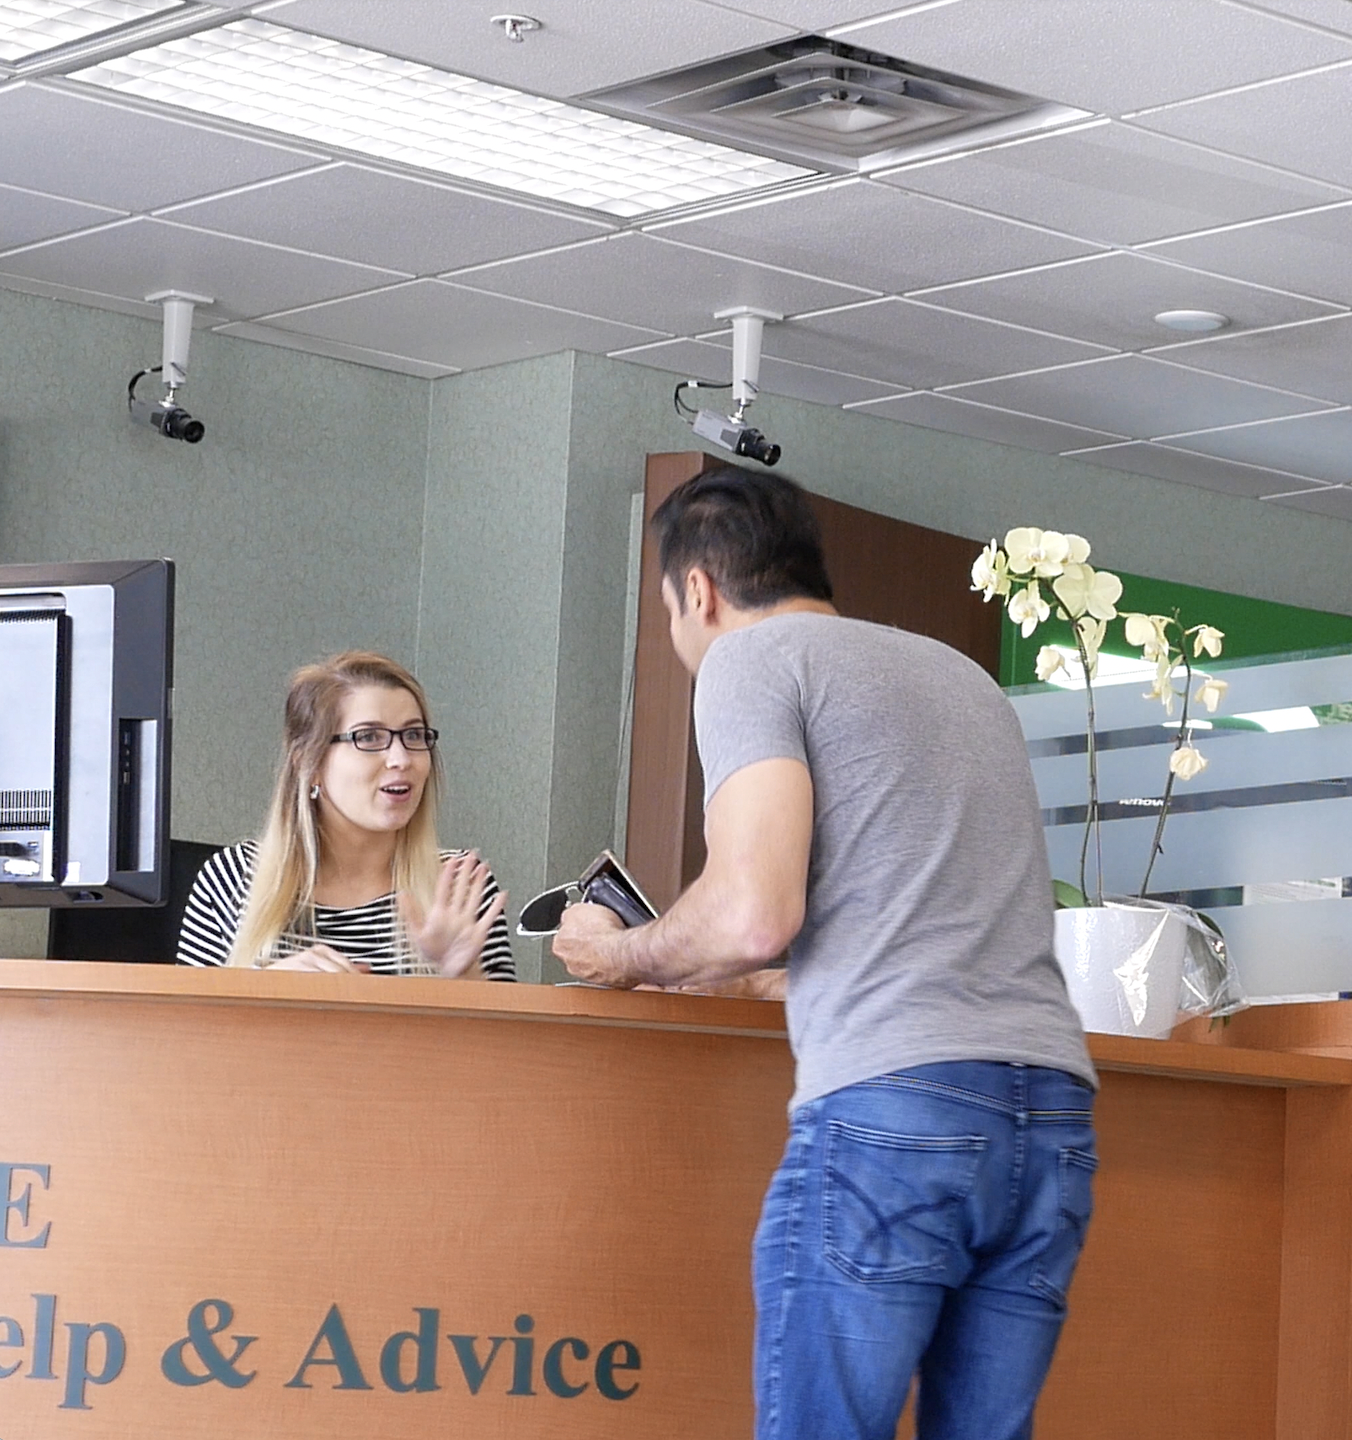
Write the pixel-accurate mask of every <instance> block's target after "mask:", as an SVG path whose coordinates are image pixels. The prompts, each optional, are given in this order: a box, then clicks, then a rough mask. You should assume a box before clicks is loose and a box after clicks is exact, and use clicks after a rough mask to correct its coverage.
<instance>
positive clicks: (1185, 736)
mask: <svg viewBox="0 0 1352 1440" xmlns="http://www.w3.org/2000/svg"><path fill="white" fill-rule="evenodd" d="M1179 658H1180V659H1181V660H1182V662H1183V676H1184V679H1183V713H1182V714H1181V715H1180V716H1179V719H1178V738H1177V739H1176V740H1175V741H1174V749H1175V750H1178V749H1179V748H1180V747H1181V746H1183V745H1185V744H1187V742H1188V740H1189V739H1190V738H1191V734H1192V732H1191V731H1190V730H1189V728H1188V701H1189V697H1190V696H1191V694H1192V661H1191V660H1189V659H1188V639H1187V636H1186V635H1185V636H1183V639H1182V651H1181V653H1180V655H1179ZM1176 779H1178V776H1177V775H1175V773H1174V772H1173V771H1172V770H1170V771H1169V778H1168V780H1166V781H1165V783H1164V794H1163V796H1162V797H1161V799H1160V818H1159V820H1158V821H1157V822H1156V824H1155V836H1154V839H1152V840H1151V842H1150V858H1149V859H1148V860H1147V861H1146V867H1145V877H1144V879H1142V881H1141V888H1140V890H1139V891H1138V892H1137V899H1138V900H1144V899H1145V892H1146V890H1147V889H1149V887H1150V874H1151V871H1152V870H1154V868H1155V861H1156V860H1157V859H1158V858H1159V857H1160V856H1161V855H1162V854H1163V853H1164V844H1163V840H1164V822H1165V821H1166V820H1167V819H1168V818H1169V801H1170V800H1171V799H1172V798H1173V794H1174V781H1175V780H1176Z"/></svg>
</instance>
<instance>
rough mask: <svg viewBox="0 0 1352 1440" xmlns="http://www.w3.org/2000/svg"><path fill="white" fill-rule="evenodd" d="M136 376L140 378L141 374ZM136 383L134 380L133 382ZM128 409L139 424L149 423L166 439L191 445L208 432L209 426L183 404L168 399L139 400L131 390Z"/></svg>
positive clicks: (128, 396)
mask: <svg viewBox="0 0 1352 1440" xmlns="http://www.w3.org/2000/svg"><path fill="white" fill-rule="evenodd" d="M142 373H143V374H144V373H145V372H144V371H143V372H142ZM136 378H137V379H138V380H139V379H140V376H139V375H138V376H137V377H136ZM135 383H136V381H135V380H133V381H132V384H133V385H135ZM127 409H128V410H129V411H130V412H131V418H132V419H133V420H134V421H135V422H136V423H137V424H138V425H148V426H149V427H150V428H151V429H152V430H158V431H159V432H160V434H161V435H163V436H164V437H165V439H166V440H186V441H187V442H188V444H189V445H196V444H197V442H198V441H199V440H200V439H201V438H202V436H203V435H205V434H206V433H207V427H206V426H205V425H203V424H202V422H201V421H200V420H194V419H193V418H192V416H191V415H189V414H188V412H187V411H186V410H185V409H184V408H183V407H182V405H175V404H174V403H173V402H172V401H170V400H168V399H165V400H157V401H155V402H154V403H152V402H150V401H149V400H138V399H137V398H136V396H135V395H133V394H131V393H130V392H129V393H128V395H127Z"/></svg>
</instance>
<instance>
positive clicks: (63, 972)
mask: <svg viewBox="0 0 1352 1440" xmlns="http://www.w3.org/2000/svg"><path fill="white" fill-rule="evenodd" d="M1093 1049H1094V1054H1095V1058H1096V1060H1097V1062H1098V1064H1099V1066H1100V1069H1101V1071H1102V1073H1103V1082H1104V1083H1103V1094H1102V1099H1101V1105H1100V1119H1101V1142H1100V1143H1101V1154H1102V1166H1101V1170H1100V1177H1099V1187H1098V1214H1097V1217H1096V1219H1095V1222H1094V1225H1093V1228H1092V1230H1091V1236H1090V1242H1089V1247H1088V1250H1087V1251H1086V1255H1085V1259H1084V1262H1083V1265H1082V1267H1081V1272H1080V1274H1079V1276H1078V1278H1077V1280H1076V1282H1075V1287H1074V1291H1073V1294H1072V1297H1071V1305H1072V1314H1071V1320H1070V1322H1069V1324H1068V1326H1067V1329H1066V1332H1065V1337H1064V1340H1063V1343H1062V1348H1061V1351H1060V1353H1059V1355H1058V1358H1057V1362H1056V1366H1055V1369H1054V1371H1053V1375H1052V1379H1051V1381H1050V1383H1049V1386H1048V1390H1047V1392H1046V1395H1045V1397H1044V1400H1043V1404H1042V1406H1041V1409H1040V1412H1039V1424H1038V1436H1039V1440H1084V1437H1086V1436H1090V1435H1092V1436H1093V1437H1095V1440H1119V1437H1120V1440H1127V1437H1133V1440H1135V1437H1139V1436H1143V1435H1151V1436H1155V1437H1160V1440H1169V1437H1179V1440H1183V1437H1187V1440H1212V1437H1214V1440H1221V1437H1225V1440H1240V1437H1253V1440H1271V1437H1273V1436H1276V1437H1279V1440H1297V1437H1299V1440H1334V1437H1337V1440H1352V1397H1350V1395H1349V1375H1350V1372H1352V1365H1350V1357H1352V1059H1348V1058H1341V1057H1338V1056H1328V1055H1309V1054H1288V1053H1283V1052H1280V1051H1276V1050H1259V1049H1245V1048H1243V1047H1239V1046H1234V1045H1208V1044H1195V1043H1184V1042H1179V1041H1166V1042H1152V1041H1132V1040H1123V1039H1113V1038H1109V1037H1095V1039H1094V1043H1093ZM1218 1082H1220V1083H1218ZM789 1089H790V1061H789V1056H788V1052H787V1047H786V1045H785V1043H784V1034H783V1015H782V1010H781V1008H780V1007H779V1006H777V1005H773V1004H768V1003H763V1002H755V1001H733V1000H716V999H706V998H697V997H692V996H681V995H664V994H650V993H633V994H620V993H614V992H609V991H594V990H584V989H576V988H557V989H551V988H548V987H540V986H524V985H523V986H517V987H505V986H494V985H489V984H482V983H464V984H448V983H446V982H444V981H438V980H388V979H376V978H371V977H366V976H331V975H293V974H279V973H276V972H262V971H260V972H255V971H238V972H233V971H232V972H210V973H204V972H200V971H186V970H175V969H172V968H169V967H158V966H121V965H119V966H114V965H92V964H61V963H56V962H44V961H0V1095H2V1096H3V1121H2V1122H0V1221H2V1222H3V1224H0V1440H66V1437H74V1436H81V1437H88V1440H130V1437H141V1436H150V1435H166V1436H169V1435H172V1436H174V1437H178V1440H227V1437H228V1440H235V1437H238V1436H242V1435H247V1436H249V1437H250V1440H312V1437H313V1440H319V1437H324V1440H328V1437H331V1436H333V1435H341V1436H343V1437H344V1440H414V1437H419V1440H421V1437H425V1436H430V1435H459V1436H466V1437H475V1440H478V1437H484V1440H489V1437H494V1440H496V1437H502V1440H506V1437H511V1440H522V1437H557V1440H569V1437H579V1440H580V1437H586V1440H606V1437H611V1436H616V1437H618V1436H627V1437H641V1440H667V1437H670V1440H677V1437H680V1440H689V1437H699V1440H721V1437H738V1440H742V1437H747V1436H749V1435H750V1433H751V1406H750V1395H749V1379H748V1377H749V1369H750V1350H751V1343H750V1342H751V1300H750V1291H749V1283H748V1279H747V1254H748V1248H749V1245H750V1240H751V1233H752V1230H753V1228H754V1225H755V1219H756V1214H757V1210H758V1206H759V1200H760V1195H761V1192H762V1190H763V1189H764V1186H765V1182H766V1180H767V1178H768V1176H769V1174H770V1171H771V1170H772V1168H773V1166H774V1164H775V1161H776V1159H777V1157H778V1153H779V1149H780V1146H781V1144H782V1141H783V1136H784V1129H785V1125H784V1106H785V1101H786V1099H787V1097H788V1094H789ZM823 1440H827V1437H823Z"/></svg>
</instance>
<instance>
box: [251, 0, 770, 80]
mask: <svg viewBox="0 0 1352 1440" xmlns="http://www.w3.org/2000/svg"><path fill="white" fill-rule="evenodd" d="M502 11H503V7H502V5H500V4H498V3H497V0H488V3H484V0H456V4H455V7H454V10H453V11H452V10H449V9H448V8H447V5H446V0H399V3H398V4H397V5H390V4H382V5H373V4H371V0H292V3H291V4H286V5H281V6H279V7H277V8H276V9H273V10H269V11H268V12H267V15H266V17H264V18H266V19H268V20H271V21H274V22H276V23H277V24H279V25H288V26H292V27H294V28H295V29H298V30H310V31H313V32H314V33H315V34H316V35H327V36H330V37H332V38H333V39H336V40H346V41H347V42H348V43H349V44H352V45H365V46H368V47H369V48H370V49H372V50H383V51H385V52H387V53H389V54H392V55H400V56H403V57H404V58H406V59H409V60H421V61H423V62H425V63H426V64H428V65H435V66H437V67H438V68H440V69H443V70H452V71H454V72H456V73H457V74H461V75H477V76H478V77H479V78H480V79H481V80H490V81H493V82H495V83H497V84H499V85H510V86H512V87H514V88H515V89H518V90H529V91H531V92H532V93H534V94H537V95H554V96H569V95H580V94H582V93H584V92H585V91H588V90H597V89H600V88H601V87H602V86H606V85H617V84H619V83H620V82H621V81H622V80H631V79H634V78H635V77H637V76H639V75H651V74H655V73H656V72H658V71H662V70H675V69H679V68H680V67H681V66H683V65H693V64H695V63H696V62H697V61H700V60H708V59H711V58H712V57H714V56H716V55H722V54H724V53H726V52H728V51H732V50H751V49H754V48H755V47H756V46H758V45H768V44H771V43H772V42H773V41H775V40H779V39H781V38H783V37H784V36H785V35H790V34H792V33H793V28H794V27H792V26H787V25H781V24H778V23H776V22H774V21H770V20H763V19H758V18H756V17H755V16H752V15H743V14H738V13H737V12H736V11H735V10H729V9H724V8H722V7H721V6H718V7H715V6H712V5H703V4H700V3H698V0H662V3H661V4H660V5H616V4H615V3H613V0H566V3H565V0H534V3H532V5H531V6H530V9H529V12H528V13H529V14H530V15H532V16H534V17H535V18H536V19H538V20H540V21H542V22H543V24H544V29H543V30H541V31H539V32H537V33H535V34H532V35H527V36H526V38H525V40H524V41H522V43H521V44H513V43H512V42H511V41H510V40H508V39H507V38H506V36H505V35H504V33H503V30H502V27H501V26H498V25H493V24H492V23H491V18H492V16H494V15H498V14H501V13H502Z"/></svg>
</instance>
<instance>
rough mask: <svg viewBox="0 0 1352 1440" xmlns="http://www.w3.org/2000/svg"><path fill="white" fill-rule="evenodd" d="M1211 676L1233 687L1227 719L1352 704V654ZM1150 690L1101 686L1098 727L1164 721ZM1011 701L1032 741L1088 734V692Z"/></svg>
mask: <svg viewBox="0 0 1352 1440" xmlns="http://www.w3.org/2000/svg"><path fill="white" fill-rule="evenodd" d="M1206 671H1207V674H1209V675H1215V676H1217V677H1218V678H1220V679H1223V680H1226V681H1228V682H1229V685H1230V692H1229V694H1228V695H1226V697H1225V713H1226V714H1227V715H1247V714H1249V713H1250V712H1251V711H1254V710H1283V709H1288V708H1290V707H1292V706H1295V705H1328V704H1333V703H1336V702H1338V701H1342V700H1352V655H1320V656H1316V657H1315V658H1313V659H1309V660H1277V661H1273V662H1271V663H1269V664H1263V665H1255V664H1253V663H1252V662H1251V661H1247V660H1244V661H1236V662H1235V663H1234V664H1226V663H1225V662H1224V661H1213V662H1212V663H1211V664H1209V665H1207V666H1206ZM1144 689H1145V687H1144V686H1142V685H1141V684H1140V683H1139V682H1138V681H1131V682H1129V683H1128V684H1125V685H1109V686H1095V688H1094V703H1095V706H1096V708H1097V711H1098V728H1099V729H1100V730H1121V729H1125V728H1126V727H1128V726H1133V725H1150V724H1153V723H1155V722H1156V721H1159V720H1161V719H1163V711H1162V710H1161V709H1160V707H1159V704H1158V702H1157V701H1147V700H1145V699H1144V698H1143V697H1142V691H1143V690H1144ZM1010 699H1011V700H1012V702H1013V704H1014V709H1015V710H1016V711H1017V712H1018V716H1019V723H1020V724H1021V725H1022V726H1023V733H1024V734H1025V735H1026V736H1027V737H1028V739H1029V740H1042V739H1045V738H1047V737H1048V736H1051V735H1079V734H1083V733H1084V694H1083V692H1082V691H1079V690H1056V689H1051V688H1048V687H1043V686H1037V687H1031V686H1030V687H1024V688H1023V689H1022V690H1019V691H1015V692H1014V693H1013V694H1012V695H1011V696H1010Z"/></svg>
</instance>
